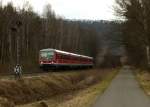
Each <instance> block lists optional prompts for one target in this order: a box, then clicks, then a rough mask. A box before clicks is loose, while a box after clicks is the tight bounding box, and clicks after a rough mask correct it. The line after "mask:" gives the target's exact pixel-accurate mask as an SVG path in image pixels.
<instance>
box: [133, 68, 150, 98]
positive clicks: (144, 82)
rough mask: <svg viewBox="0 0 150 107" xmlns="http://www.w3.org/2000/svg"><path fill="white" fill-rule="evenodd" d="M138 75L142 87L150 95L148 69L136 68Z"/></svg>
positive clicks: (149, 74)
mask: <svg viewBox="0 0 150 107" xmlns="http://www.w3.org/2000/svg"><path fill="white" fill-rule="evenodd" d="M136 77H137V80H138V82H139V84H140V87H141V88H143V90H144V92H145V93H146V94H147V95H149V96H150V73H149V72H147V71H142V70H136Z"/></svg>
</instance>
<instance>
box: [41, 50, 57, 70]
mask: <svg viewBox="0 0 150 107" xmlns="http://www.w3.org/2000/svg"><path fill="white" fill-rule="evenodd" d="M54 58H55V52H54V51H53V50H51V49H43V50H40V52H39V64H40V68H42V69H43V70H46V69H49V68H52V67H54Z"/></svg>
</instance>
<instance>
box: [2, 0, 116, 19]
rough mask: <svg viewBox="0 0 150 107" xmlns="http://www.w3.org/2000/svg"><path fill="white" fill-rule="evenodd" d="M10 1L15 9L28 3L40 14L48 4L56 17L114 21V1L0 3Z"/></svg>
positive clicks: (15, 0) (70, 0)
mask: <svg viewBox="0 0 150 107" xmlns="http://www.w3.org/2000/svg"><path fill="white" fill-rule="evenodd" d="M10 1H12V2H13V4H14V5H15V6H17V7H18V6H19V7H22V6H23V4H24V3H25V1H29V2H30V4H31V5H32V6H33V9H34V11H36V12H38V13H40V14H41V13H42V11H43V7H44V6H45V5H46V4H48V3H49V4H51V6H52V9H53V10H54V11H55V13H56V14H57V15H59V16H62V17H64V18H67V19H90V20H111V19H115V16H114V12H113V8H112V6H113V5H114V4H115V0H2V3H3V4H4V5H5V4H7V2H10Z"/></svg>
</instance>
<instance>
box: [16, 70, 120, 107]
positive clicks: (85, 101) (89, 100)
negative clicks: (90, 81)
mask: <svg viewBox="0 0 150 107" xmlns="http://www.w3.org/2000/svg"><path fill="white" fill-rule="evenodd" d="M111 71H112V72H107V73H106V74H105V75H103V78H101V80H99V81H98V82H97V83H96V84H94V85H91V86H89V87H87V88H85V89H81V90H78V91H74V92H71V93H65V94H62V95H58V96H55V97H53V98H51V99H49V100H42V101H39V102H35V103H32V104H27V105H23V106H18V107H44V105H47V107H90V106H92V104H93V103H94V101H95V100H96V98H97V97H98V96H99V95H101V94H102V93H103V92H104V90H105V89H106V88H107V87H108V86H109V84H110V82H111V81H112V79H113V78H114V77H115V75H116V74H117V73H118V71H119V70H116V69H115V70H111ZM45 107H46V106H45Z"/></svg>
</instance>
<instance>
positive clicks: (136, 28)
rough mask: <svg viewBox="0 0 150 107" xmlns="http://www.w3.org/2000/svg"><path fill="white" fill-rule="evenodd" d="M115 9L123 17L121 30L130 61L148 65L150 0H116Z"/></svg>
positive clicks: (149, 53) (140, 65)
mask: <svg viewBox="0 0 150 107" xmlns="http://www.w3.org/2000/svg"><path fill="white" fill-rule="evenodd" d="M116 3H117V5H116V6H115V11H116V13H117V15H118V16H120V17H121V18H123V19H124V20H123V22H122V27H121V31H122V34H123V41H124V46H125V47H126V54H127V56H128V57H129V59H130V63H131V64H133V65H135V66H138V67H143V68H147V67H149V66H150V62H149V61H150V49H149V47H150V1H149V0H116Z"/></svg>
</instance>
